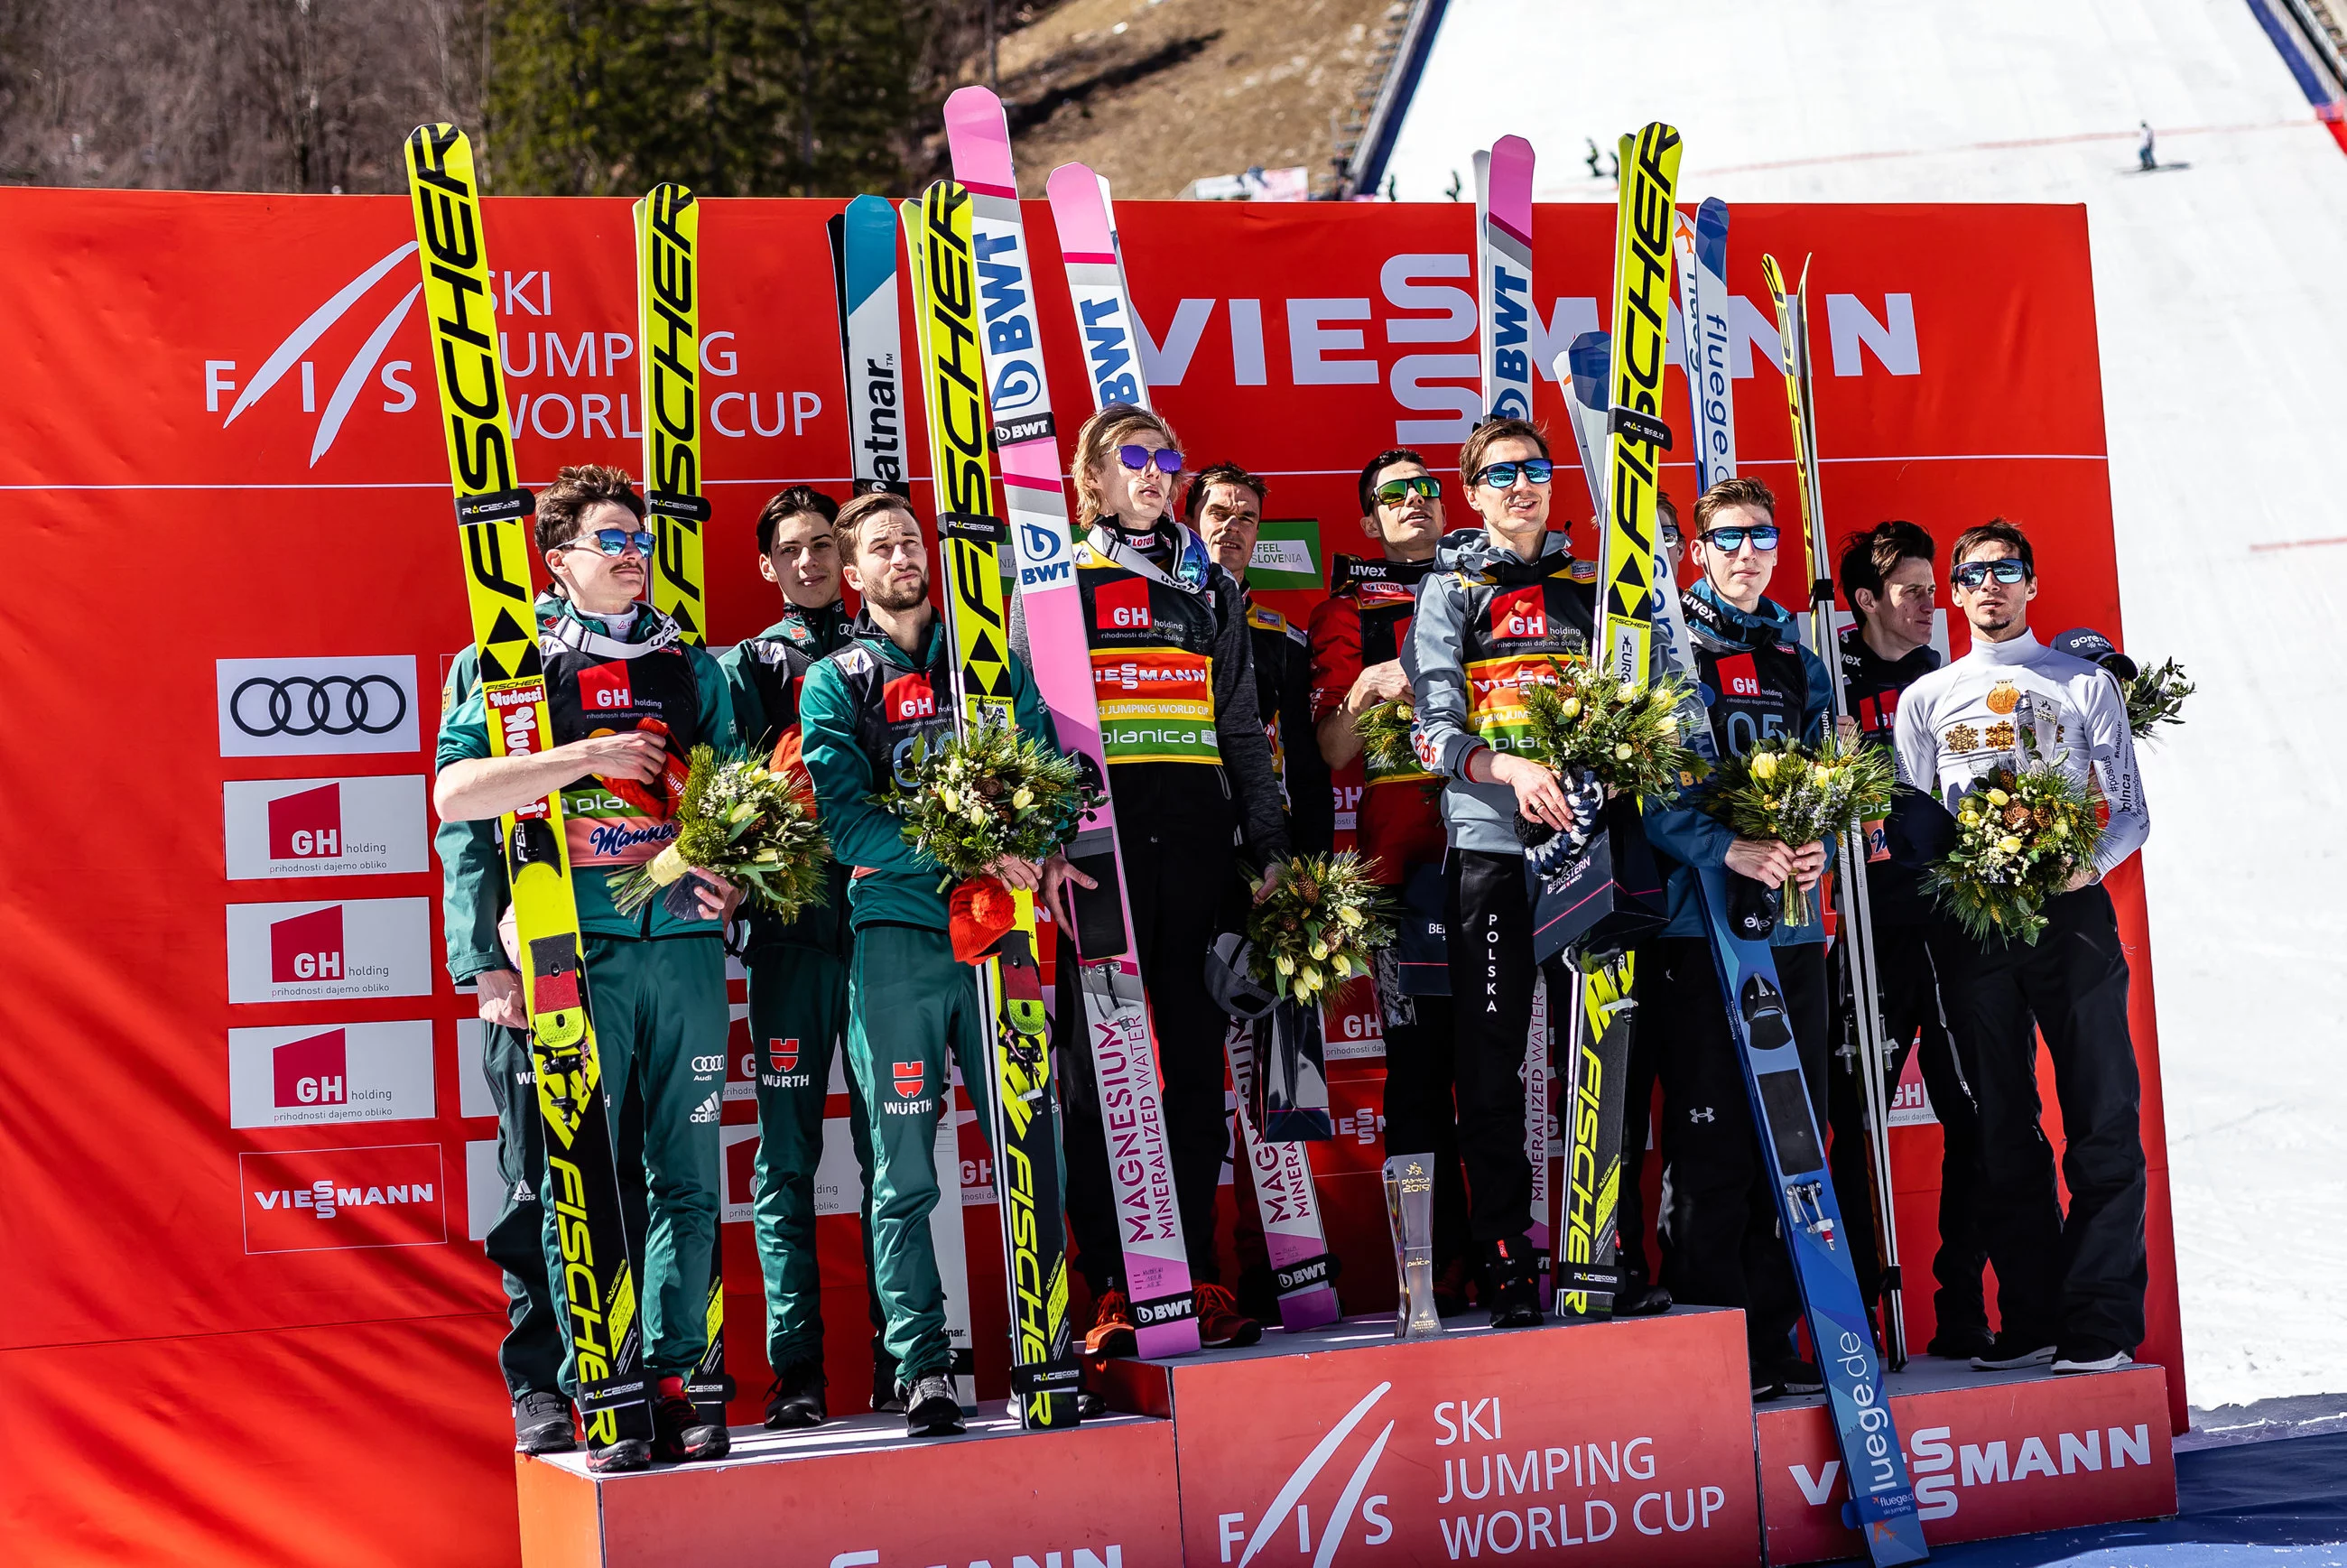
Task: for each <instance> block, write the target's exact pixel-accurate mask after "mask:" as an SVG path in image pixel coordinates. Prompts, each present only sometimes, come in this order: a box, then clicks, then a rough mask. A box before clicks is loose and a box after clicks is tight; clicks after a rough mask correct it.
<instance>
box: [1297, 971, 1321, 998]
mask: <svg viewBox="0 0 2347 1568" xmlns="http://www.w3.org/2000/svg"><path fill="white" fill-rule="evenodd" d="M1325 983H1326V982H1325V981H1324V980H1323V979H1322V978H1321V975H1320V971H1319V970H1317V969H1316V968H1311V967H1310V966H1309V965H1307V966H1306V967H1305V968H1304V969H1303V971H1302V972H1301V973H1299V974H1298V975H1297V976H1296V986H1297V988H1298V989H1301V990H1304V991H1306V992H1307V993H1309V992H1312V991H1317V990H1318V989H1320V988H1321V986H1322V985H1323V984H1325Z"/></svg>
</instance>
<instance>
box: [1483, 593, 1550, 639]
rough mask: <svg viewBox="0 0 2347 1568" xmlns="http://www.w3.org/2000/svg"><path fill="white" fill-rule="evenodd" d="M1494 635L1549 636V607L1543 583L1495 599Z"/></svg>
mask: <svg viewBox="0 0 2347 1568" xmlns="http://www.w3.org/2000/svg"><path fill="white" fill-rule="evenodd" d="M1491 635H1492V636H1493V637H1495V638H1519V637H1546V636H1547V635H1548V607H1547V604H1546V602H1545V601H1544V600H1542V597H1541V590H1540V585H1539V584H1538V583H1534V584H1532V586H1531V587H1529V588H1520V589H1516V590H1515V591H1513V592H1512V593H1503V594H1501V595H1499V596H1497V597H1496V598H1494V599H1493V600H1491Z"/></svg>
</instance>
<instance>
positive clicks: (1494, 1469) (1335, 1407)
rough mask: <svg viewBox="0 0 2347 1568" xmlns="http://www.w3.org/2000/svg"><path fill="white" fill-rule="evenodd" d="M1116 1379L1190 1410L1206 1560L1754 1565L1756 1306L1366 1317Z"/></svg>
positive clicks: (1187, 1538)
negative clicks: (1479, 1318)
mask: <svg viewBox="0 0 2347 1568" xmlns="http://www.w3.org/2000/svg"><path fill="white" fill-rule="evenodd" d="M1106 1387H1107V1390H1108V1395H1109V1400H1110V1402H1111V1403H1112V1405H1115V1406H1117V1407H1118V1408H1120V1409H1129V1410H1133V1411H1137V1412H1141V1413H1144V1414H1148V1415H1153V1416H1171V1417H1172V1418H1173V1446H1174V1452H1175V1455H1176V1457H1177V1458H1178V1460H1179V1461H1180V1468H1181V1513H1182V1545H1183V1554H1184V1561H1185V1562H1187V1563H1191V1564H1194V1565H1195V1568H1207V1565H1209V1564H1216V1565H1219V1564H1226V1563H1227V1564H1237V1565H1243V1568H1253V1565H1255V1564H1258V1563H1259V1564H1262V1565H1264V1568H1354V1565H1359V1568H1402V1565H1403V1564H1407V1563H1445V1564H1448V1563H1456V1562H1465V1561H1474V1560H1481V1559H1485V1558H1491V1559H1498V1560H1501V1561H1507V1560H1510V1559H1513V1560H1515V1561H1518V1562H1527V1563H1542V1562H1559V1561H1569V1562H1572V1563H1579V1564H1588V1565H1603V1564H1610V1563H1672V1564H1683V1565H1686V1568H1698V1565H1702V1564H1712V1563H1720V1564H1727V1563H1737V1564H1749V1563H1758V1561H1759V1555H1760V1520H1759V1502H1758V1496H1757V1494H1756V1489H1755V1486H1754V1481H1753V1467H1752V1402H1751V1392H1750V1385H1749V1384H1748V1383H1747V1380H1746V1376H1745V1354H1744V1318H1743V1315H1742V1314H1740V1313H1736V1312H1696V1311H1683V1312H1676V1313H1673V1314H1671V1315H1670V1316H1669V1317H1653V1318H1641V1319H1625V1320H1624V1321H1621V1322H1617V1323H1604V1324H1588V1325H1577V1326H1571V1327H1566V1326H1561V1325H1560V1326H1553V1327H1538V1328H1521V1329H1512V1330H1509V1331H1506V1332H1501V1333H1495V1332H1493V1331H1491V1329H1489V1328H1484V1327H1466V1326H1465V1324H1464V1323H1463V1322H1462V1321H1460V1320H1456V1319H1454V1320H1453V1327H1451V1328H1450V1332H1449V1333H1447V1334H1445V1335H1443V1336H1442V1337H1440V1338H1434V1339H1419V1340H1409V1341H1397V1340H1396V1339H1395V1338H1394V1337H1393V1324H1392V1319H1391V1318H1389V1317H1379V1318H1375V1319H1370V1318H1353V1319H1349V1320H1348V1321H1346V1322H1344V1323H1340V1324H1335V1325H1331V1326H1330V1327H1327V1328H1321V1329H1315V1330H1312V1331H1309V1332H1307V1333H1303V1334H1294V1335H1290V1334H1282V1333H1279V1332H1276V1331H1273V1332H1270V1333H1267V1334H1266V1335H1265V1337H1264V1341H1263V1343H1262V1344H1260V1345H1257V1346H1254V1347H1251V1348H1247V1349H1245V1350H1227V1351H1214V1352H1209V1353H1207V1354H1204V1355H1200V1356H1192V1357H1185V1358H1182V1359H1180V1360H1175V1361H1164V1362H1143V1361H1118V1362H1113V1363H1112V1364H1111V1365H1110V1368H1109V1372H1108V1377H1107V1380H1106ZM996 1561H997V1564H998V1568H999V1563H1000V1560H999V1559H997V1560H996ZM1068 1568H1073V1564H1072V1563H1071V1564H1069V1565H1068Z"/></svg>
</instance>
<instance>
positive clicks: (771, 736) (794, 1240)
mask: <svg viewBox="0 0 2347 1568" xmlns="http://www.w3.org/2000/svg"><path fill="white" fill-rule="evenodd" d="M847 627H848V622H847V620H846V615H845V614H844V612H843V611H842V610H840V608H839V606H837V605H835V604H834V605H825V606H823V607H821V608H819V609H815V610H807V609H805V608H803V607H801V606H798V605H791V606H788V607H786V608H785V610H784V615H783V619H782V620H778V621H776V622H775V623H774V625H772V626H770V627H768V628H766V630H764V631H761V632H760V633H758V635H757V636H755V637H753V638H750V639H749V640H747V641H744V642H742V643H741V644H739V645H738V646H736V647H734V648H732V649H729V650H727V651H726V652H725V653H723V655H721V656H720V658H719V660H718V662H719V664H720V665H721V666H722V667H723V669H724V671H725V679H726V683H727V684H728V685H729V686H730V687H731V688H732V689H733V715H734V720H735V722H736V723H737V725H738V726H739V728H740V730H741V732H742V733H743V736H744V737H746V738H747V739H748V740H749V741H750V743H751V744H752V745H753V748H754V749H756V750H757V751H758V752H760V753H770V754H772V755H774V757H775V758H776V759H777V761H778V762H779V763H786V764H789V765H791V766H794V767H795V766H798V765H799V760H798V759H799V753H800V746H801V743H800V734H799V694H800V684H801V682H804V681H805V678H806V672H807V671H808V670H809V669H810V668H812V667H813V665H814V662H815V661H816V660H818V659H820V658H822V657H823V656H824V655H825V654H827V653H830V652H832V651H834V650H835V649H837V648H839V647H840V646H842V645H843V644H844V643H845V642H846V640H847ZM848 952H849V941H848V928H847V871H846V867H845V866H842V865H840V864H839V863H838V862H837V861H834V862H833V863H832V866H831V872H830V877H829V884H828V887H827V891H826V895H825V898H824V899H823V901H822V902H821V903H819V904H817V905H815V906H814V907H810V908H808V909H806V910H805V911H803V912H802V913H801V914H800V915H799V917H798V918H796V919H794V920H792V921H789V922H787V923H786V922H784V921H783V920H780V919H778V918H776V917H774V915H772V914H771V913H767V912H765V911H763V910H753V912H752V914H751V916H750V920H749V932H748V938H747V940H746V943H745V945H744V948H743V966H744V968H747V970H748V971H749V976H750V1044H751V1050H752V1053H753V1059H754V1068H755V1079H756V1085H757V1089H756V1092H757V1099H758V1129H759V1138H758V1158H757V1165H756V1169H755V1171H754V1173H753V1176H752V1189H751V1206H750V1213H751V1225H752V1229H753V1231H754V1233H755V1235H756V1239H757V1245H758V1263H759V1266H760V1269H761V1271H762V1272H763V1273H764V1276H765V1285H766V1358H767V1361H768V1363H769V1365H771V1366H773V1367H774V1369H775V1371H776V1372H777V1373H778V1374H779V1373H781V1372H783V1371H784V1369H785V1368H793V1367H799V1366H804V1365H805V1364H807V1363H814V1364H815V1366H816V1367H818V1368H819V1367H820V1366H821V1363H822V1361H823V1309H822V1299H821V1286H822V1280H821V1276H820V1270H819V1268H818V1267H817V1264H816V1257H815V1169H816V1167H817V1166H818V1165H819V1164H820V1163H822V1160H823V1128H824V1107H825V1102H826V1100H827V1098H828V1095H829V1091H830V1088H831V1068H832V1061H833V1060H834V1056H835V1053H836V1052H837V1050H838V1046H839V1042H840V1041H841V1040H844V1039H845V1038H846V1032H847V960H848ZM852 1065H853V1064H852V1062H850V1061H843V1066H844V1067H850V1068H852ZM866 1088H867V1086H866V1085H865V1084H863V1083H862V1082H860V1081H856V1080H855V1079H854V1078H853V1077H852V1076H851V1077H850V1079H849V1081H848V1094H847V1131H848V1141H849V1143H850V1144H851V1146H852V1147H853V1148H854V1150H855V1153H856V1170H857V1172H858V1173H859V1174H860V1176H861V1178H862V1183H863V1194H862V1198H861V1203H860V1205H859V1206H860V1209H861V1213H862V1218H863V1229H864V1267H865V1286H866V1302H867V1310H868V1312H869V1314H870V1317H871V1324H872V1349H873V1373H872V1386H873V1389H874V1397H875V1399H882V1400H884V1401H885V1400H887V1399H888V1397H889V1391H890V1390H892V1389H894V1387H895V1384H896V1381H897V1367H896V1364H895V1362H894V1361H893V1360H892V1359H890V1358H889V1357H888V1354H887V1349H886V1348H885V1347H884V1346H883V1344H882V1334H881V1329H882V1318H881V1313H880V1299H879V1295H878V1293H877V1291H876V1290H875V1289H873V1287H872V1283H871V1275H872V1131H871V1122H870V1119H869V1118H868V1117H867V1116H866V1112H865V1095H866Z"/></svg>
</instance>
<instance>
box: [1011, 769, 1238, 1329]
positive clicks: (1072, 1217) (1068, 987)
mask: <svg viewBox="0 0 2347 1568" xmlns="http://www.w3.org/2000/svg"><path fill="white" fill-rule="evenodd" d="M1166 765H1168V766H1173V765H1176V764H1166ZM1182 771H1184V772H1185V773H1192V774H1198V775H1199V787H1200V788H1202V789H1205V790H1214V789H1216V787H1217V786H1216V784H1214V781H1213V780H1212V779H1211V778H1209V777H1207V776H1206V773H1207V770H1205V769H1204V768H1198V767H1184V768H1183V769H1182ZM1119 800H1120V803H1121V802H1122V791H1121V790H1120V794H1119ZM1120 827H1121V828H1122V835H1121V837H1122V843H1121V845H1120V847H1121V848H1122V851H1123V855H1124V877H1125V892H1126V895H1127V897H1128V898H1129V900H1130V902H1131V905H1132V908H1133V941H1134V946H1135V950H1136V952H1137V954H1138V956H1139V958H1140V960H1141V980H1142V985H1143V989H1145V990H1146V992H1147V994H1148V997H1149V1019H1150V1024H1151V1028H1152V1030H1153V1036H1154V1038H1155V1040H1156V1042H1157V1064H1158V1071H1159V1074H1160V1076H1161V1079H1162V1081H1163V1100H1162V1102H1161V1103H1162V1104H1163V1110H1164V1117H1165V1141H1166V1147H1167V1153H1168V1154H1169V1155H1170V1156H1171V1157H1172V1161H1173V1198H1174V1203H1175V1205H1176V1206H1177V1207H1178V1208H1179V1209H1180V1210H1181V1213H1182V1240H1183V1244H1184V1247H1185V1248H1186V1249H1187V1250H1188V1252H1189V1255H1190V1277H1191V1278H1192V1279H1193V1280H1194V1281H1199V1282H1203V1283H1206V1284H1214V1283H1219V1282H1220V1280H1221V1277H1222V1267H1221V1265H1220V1263H1219V1262H1218V1261H1217V1260H1216V1258H1215V1255H1214V1200H1215V1191H1216V1189H1217V1187H1219V1186H1220V1184H1221V1182H1222V1174H1223V1159H1224V1156H1225V1154H1227V1153H1229V1151H1230V1128H1229V1125H1228V1124H1227V1123H1226V1122H1225V1121H1224V1120H1223V1087H1224V1084H1225V1081H1226V1071H1227V1070H1226V1067H1225V1062H1224V1061H1223V1033H1224V1031H1225V1030H1227V1029H1228V1028H1229V1027H1230V1016H1229V1015H1228V1014H1227V1013H1225V1012H1224V1011H1223V1009H1221V1008H1220V1007H1217V1006H1216V1005H1215V1003H1214V998H1213V997H1211V996H1209V995H1208V994H1207V992H1206V949H1207V948H1208V947H1210V946H1211V945H1212V944H1213V941H1214V931H1215V927H1216V925H1217V917H1218V915H1219V914H1220V913H1221V911H1222V910H1223V908H1224V907H1225V905H1226V904H1227V902H1228V901H1229V898H1230V897H1231V894H1232V891H1233V889H1234V888H1236V887H1237V886H1238V871H1237V863H1236V857H1235V855H1234V854H1233V852H1232V849H1231V846H1230V842H1229V828H1228V827H1227V825H1225V827H1224V828H1223V830H1222V831H1221V832H1220V833H1214V832H1204V833H1198V834H1195V835H1193V834H1190V833H1188V832H1184V831H1173V830H1169V829H1167V828H1165V827H1164V826H1163V825H1160V824H1158V823H1157V822H1155V821H1153V820H1144V822H1143V823H1141V824H1134V823H1130V822H1123V821H1121V822H1120ZM1080 1008H1081V999H1080V998H1079V996H1078V994H1077V981H1076V965H1075V963H1074V962H1073V961H1072V959H1071V956H1070V953H1069V949H1068V946H1067V944H1066V943H1064V942H1062V944H1061V948H1060V962H1059V967H1058V987H1057V1009H1058V1012H1059V1016H1060V1017H1061V1019H1063V1020H1065V1019H1073V1018H1075V1017H1076V1016H1077V1014H1078V1010H1079V1009H1080ZM1060 1040H1061V1046H1060V1049H1059V1050H1058V1051H1057V1052H1056V1055H1057V1056H1058V1059H1059V1065H1060V1069H1061V1071H1060V1082H1061V1100H1062V1102H1063V1103H1064V1104H1065V1106H1066V1108H1067V1114H1066V1117H1065V1128H1064V1131H1063V1132H1062V1134H1061V1135H1062V1137H1063V1138H1064V1140H1065V1143H1066V1147H1067V1153H1068V1226H1069V1229H1070V1230H1071V1231H1072V1232H1073V1233H1074V1235H1075V1238H1076V1266H1077V1267H1078V1268H1080V1269H1081V1270H1082V1271H1083V1276H1084V1278H1085V1280H1086V1281H1087V1282H1089V1283H1090V1284H1091V1286H1092V1293H1093V1294H1094V1295H1095V1296H1097V1295H1099V1294H1100V1293H1101V1292H1102V1291H1103V1290H1105V1289H1108V1288H1109V1287H1110V1286H1115V1287H1116V1288H1118V1289H1122V1288H1123V1280H1124V1247H1123V1245H1122V1242H1121V1241H1120V1239H1119V1237H1118V1235H1117V1227H1116V1189H1115V1186H1114V1184H1112V1181H1111V1179H1110V1176H1109V1169H1108V1138H1107V1133H1106V1131H1105V1129H1104V1128H1103V1126H1102V1122H1101V1112H1100V1090H1099V1087H1098V1085H1097V1084H1096V1083H1095V1081H1094V1080H1093V1077H1092V1050H1091V1048H1090V1045H1089V1042H1087V1041H1086V1040H1084V1039H1083V1038H1082V1037H1081V1036H1080V1035H1078V1034H1077V1033H1075V1032H1074V1031H1073V1030H1067V1029H1065V1028H1062V1029H1061V1033H1060Z"/></svg>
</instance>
